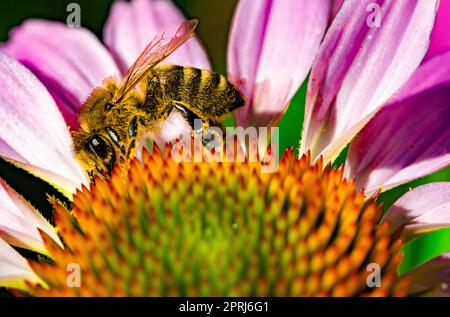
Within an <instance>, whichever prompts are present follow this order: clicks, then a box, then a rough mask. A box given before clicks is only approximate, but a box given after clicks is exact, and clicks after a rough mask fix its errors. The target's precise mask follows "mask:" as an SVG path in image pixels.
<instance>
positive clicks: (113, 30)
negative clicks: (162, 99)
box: [103, 0, 210, 72]
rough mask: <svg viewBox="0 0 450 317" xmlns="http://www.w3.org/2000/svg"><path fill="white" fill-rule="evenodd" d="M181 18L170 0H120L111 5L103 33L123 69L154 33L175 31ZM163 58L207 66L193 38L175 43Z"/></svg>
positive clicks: (171, 61)
mask: <svg viewBox="0 0 450 317" xmlns="http://www.w3.org/2000/svg"><path fill="white" fill-rule="evenodd" d="M184 20H185V17H184V16H183V14H182V13H181V12H180V11H179V10H178V9H177V8H176V6H175V5H174V4H173V3H172V2H171V1H165V0H133V1H132V2H131V3H129V2H125V1H122V0H120V1H116V2H115V3H114V4H113V6H112V8H111V12H110V15H109V18H108V21H107V22H106V25H105V29H104V36H103V37H104V41H105V43H106V45H107V46H108V48H109V49H110V51H111V52H112V53H113V55H114V57H115V58H116V60H117V62H118V64H119V66H120V68H121V70H122V71H123V72H125V71H126V70H127V69H128V68H129V67H130V66H131V64H132V63H133V62H134V61H135V60H136V58H137V57H138V56H139V54H140V53H141V52H142V50H143V49H144V48H145V46H146V45H147V44H148V43H149V42H150V41H151V40H152V39H153V38H154V37H155V36H156V35H159V34H162V33H166V35H167V36H169V35H170V34H171V33H170V31H176V29H177V28H178V26H179V25H180V24H181V23H182V22H183V21H184ZM200 23H201V21H200ZM173 34H174V33H173ZM166 61H167V62H169V63H173V64H178V65H186V66H193V67H198V68H202V69H210V65H209V61H208V57H207V55H206V53H205V50H204V48H203V46H202V45H201V44H200V41H199V40H198V39H196V38H192V39H190V40H189V41H188V42H186V43H185V44H184V45H182V46H181V47H179V48H178V49H177V50H176V51H175V52H174V53H173V54H172V55H170V56H169V57H168V58H167V59H166Z"/></svg>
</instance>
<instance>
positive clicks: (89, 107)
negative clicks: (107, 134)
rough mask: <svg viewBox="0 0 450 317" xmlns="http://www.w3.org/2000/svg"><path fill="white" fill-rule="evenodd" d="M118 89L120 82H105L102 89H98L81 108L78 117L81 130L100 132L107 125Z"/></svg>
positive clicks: (113, 80)
mask: <svg viewBox="0 0 450 317" xmlns="http://www.w3.org/2000/svg"><path fill="white" fill-rule="evenodd" d="M117 89H118V81H117V80H115V79H108V80H105V82H104V85H103V86H102V87H98V88H96V89H95V90H94V91H93V92H92V93H91V95H90V96H89V98H88V99H87V100H86V101H85V103H84V104H83V106H82V107H81V110H80V114H79V116H78V122H79V123H80V128H81V130H83V131H84V132H87V133H90V132H92V131H95V130H100V129H101V128H103V126H104V125H105V121H106V117H107V114H108V113H109V112H110V111H111V110H112V108H113V105H112V103H111V100H112V99H113V96H114V93H115V92H116V90H117Z"/></svg>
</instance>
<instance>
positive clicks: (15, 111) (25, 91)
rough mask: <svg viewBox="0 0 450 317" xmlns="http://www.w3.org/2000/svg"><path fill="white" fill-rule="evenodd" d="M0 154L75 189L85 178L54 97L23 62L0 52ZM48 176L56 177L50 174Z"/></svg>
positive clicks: (38, 173)
mask: <svg viewBox="0 0 450 317" xmlns="http://www.w3.org/2000/svg"><path fill="white" fill-rule="evenodd" d="M0 122H2V124H1V125H0V156H2V157H5V158H6V159H7V160H10V161H13V162H14V163H16V164H20V165H22V166H26V167H32V168H33V172H34V173H35V174H37V175H38V176H40V177H44V178H45V177H50V179H49V181H51V182H52V181H53V182H54V183H56V185H60V187H62V188H63V189H64V188H65V189H66V190H68V191H72V192H73V191H74V190H75V188H76V187H77V186H79V185H80V184H81V183H82V182H84V181H86V178H85V176H84V173H83V171H82V169H81V168H80V166H79V165H78V163H77V162H76V161H75V158H74V155H73V152H72V151H73V150H72V138H71V136H70V133H69V131H68V128H67V126H66V123H65V122H64V119H63V117H62V115H61V113H60V112H59V110H58V107H57V106H56V104H55V102H54V100H53V98H52V97H51V96H50V94H49V93H48V92H47V90H46V89H45V87H44V86H43V85H42V83H41V82H40V81H39V80H38V79H37V78H36V77H35V76H34V75H33V74H32V73H31V72H30V71H29V70H28V69H26V68H25V67H24V66H23V65H21V64H20V63H18V62H17V61H15V60H13V59H12V58H10V57H8V56H7V55H5V54H3V53H0ZM51 175H54V176H57V177H52V176H51Z"/></svg>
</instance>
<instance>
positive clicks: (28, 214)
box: [0, 179, 62, 254]
mask: <svg viewBox="0 0 450 317" xmlns="http://www.w3.org/2000/svg"><path fill="white" fill-rule="evenodd" d="M38 228H39V229H41V230H42V231H43V232H45V233H46V234H47V235H48V236H50V237H51V238H53V240H55V241H56V242H58V244H60V245H61V246H62V244H61V242H60V240H59V238H58V235H57V234H56V232H55V229H54V228H53V227H52V226H51V225H50V224H49V223H48V222H47V221H46V220H45V219H44V218H43V217H42V216H41V214H40V213H39V212H37V211H36V210H35V209H34V208H33V207H32V206H31V205H30V204H29V203H28V202H26V201H25V200H24V199H23V198H22V197H21V196H19V195H18V194H17V193H16V192H15V191H14V190H13V189H11V188H10V187H9V186H8V185H6V183H5V182H4V181H3V180H2V179H0V237H1V238H3V239H5V241H7V242H8V243H10V244H13V245H17V246H20V247H22V248H26V249H30V250H34V251H38V252H41V253H44V254H46V253H47V250H46V248H45V245H44V243H43V240H42V238H41V235H40V234H39V232H38Z"/></svg>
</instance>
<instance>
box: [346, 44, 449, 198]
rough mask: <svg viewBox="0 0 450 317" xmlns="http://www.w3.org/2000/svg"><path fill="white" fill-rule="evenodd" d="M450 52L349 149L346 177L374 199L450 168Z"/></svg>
mask: <svg viewBox="0 0 450 317" xmlns="http://www.w3.org/2000/svg"><path fill="white" fill-rule="evenodd" d="M449 94H450V52H448V53H446V54H444V55H440V56H437V57H435V58H434V59H432V60H431V61H429V62H428V63H426V64H424V65H422V66H421V67H420V68H419V69H418V70H417V71H416V73H415V74H414V76H413V77H412V78H411V79H410V80H409V81H408V83H407V84H406V85H405V86H404V87H403V88H402V89H401V91H400V92H399V93H398V94H397V95H396V97H395V98H393V99H392V100H391V102H390V103H388V104H387V105H386V106H385V107H384V108H383V109H382V110H381V111H380V112H379V113H378V114H377V115H376V116H375V117H374V118H373V119H372V120H371V121H370V122H369V123H368V124H367V126H366V127H365V128H364V129H363V130H362V131H361V133H360V134H359V135H358V136H357V137H356V139H355V140H354V141H353V142H352V144H351V145H350V150H349V153H348V155H347V162H346V166H345V175H346V176H347V177H350V178H352V177H355V178H356V181H357V186H358V187H359V188H365V189H366V193H368V194H370V193H372V192H374V191H376V190H378V188H381V189H382V190H387V189H389V188H392V187H394V186H396V185H399V184H402V183H406V182H408V181H411V180H413V179H416V178H419V177H422V176H425V175H427V174H430V173H433V172H435V171H437V170H438V169H440V168H443V167H445V166H447V165H448V164H450V126H449V124H448V118H450V99H449V98H448V96H449Z"/></svg>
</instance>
